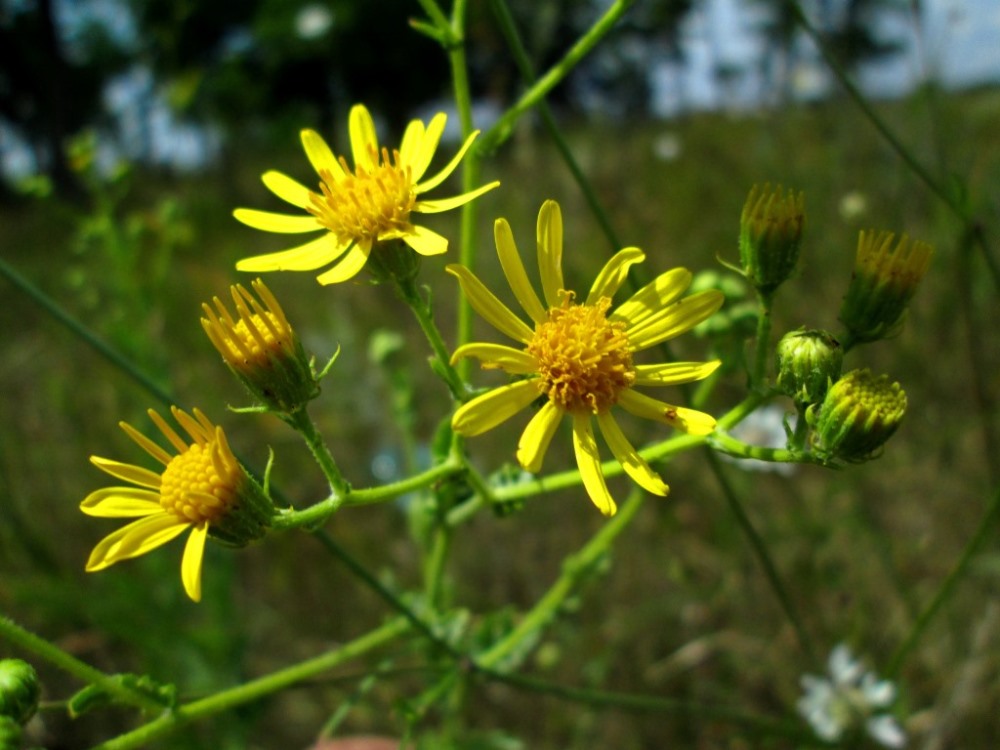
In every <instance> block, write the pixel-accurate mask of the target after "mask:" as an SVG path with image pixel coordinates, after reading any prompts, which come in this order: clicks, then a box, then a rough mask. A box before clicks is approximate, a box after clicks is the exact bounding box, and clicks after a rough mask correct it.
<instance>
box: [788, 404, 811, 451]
mask: <svg viewBox="0 0 1000 750" xmlns="http://www.w3.org/2000/svg"><path fill="white" fill-rule="evenodd" d="M795 409H796V418H795V430H794V431H793V432H792V449H793V450H795V451H804V450H805V449H806V437H807V436H808V435H809V422H808V421H807V420H806V407H805V406H804V405H802V404H796V405H795Z"/></svg>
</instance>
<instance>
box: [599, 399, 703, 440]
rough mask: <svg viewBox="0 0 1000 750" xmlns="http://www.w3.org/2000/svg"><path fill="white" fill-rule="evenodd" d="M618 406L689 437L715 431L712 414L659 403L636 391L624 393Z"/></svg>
mask: <svg viewBox="0 0 1000 750" xmlns="http://www.w3.org/2000/svg"><path fill="white" fill-rule="evenodd" d="M618 405H619V406H621V407H622V408H623V409H625V411H627V412H631V413H632V414H635V415H636V416H637V417H643V418H644V419H651V420H653V421H654V422H663V423H664V424H668V425H670V426H671V427H673V428H675V429H678V430H681V431H682V432H686V433H688V434H689V435H708V434H709V433H711V432H712V431H713V430H714V429H715V417H713V416H712V415H710V414H705V413H704V412H701V411H696V410H694V409H687V408H685V407H683V406H674V405H673V404H667V403H664V402H663V401H657V400H656V399H655V398H650V397H649V396H646V395H643V394H642V393H639V392H638V391H636V390H634V389H629V390H627V391H622V393H621V394H620V395H619V396H618Z"/></svg>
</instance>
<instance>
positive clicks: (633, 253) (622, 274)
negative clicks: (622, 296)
mask: <svg viewBox="0 0 1000 750" xmlns="http://www.w3.org/2000/svg"><path fill="white" fill-rule="evenodd" d="M645 259H646V256H645V255H644V254H643V252H642V250H640V249H639V248H637V247H625V248H622V249H621V250H619V251H618V252H617V253H615V254H614V256H612V257H611V259H610V260H608V262H607V263H605V264H604V268H602V269H601V272H600V273H599V274H597V278H596V279H594V284H593V286H591V287H590V294H588V295H587V304H588V305H593V304H594V303H596V302H597V301H598V300H599V299H600V298H601V297H607V298H608V299H611V298H612V297H614V296H615V292H617V291H618V289H619V287H621V285H622V284H623V283H624V282H625V279H626V278H628V269H629V268H630V267H631V266H633V265H635V264H636V263H642V261H644V260H645Z"/></svg>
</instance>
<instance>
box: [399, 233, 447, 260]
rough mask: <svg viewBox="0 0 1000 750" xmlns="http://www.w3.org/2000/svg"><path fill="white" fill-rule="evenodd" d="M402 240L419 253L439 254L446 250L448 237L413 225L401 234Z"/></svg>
mask: <svg viewBox="0 0 1000 750" xmlns="http://www.w3.org/2000/svg"><path fill="white" fill-rule="evenodd" d="M403 242H405V243H406V244H407V245H409V246H410V247H412V248H413V249H414V250H416V251H417V252H418V253H420V254H421V255H441V253H445V252H447V251H448V239H447V238H446V237H442V236H441V235H440V234H438V233H437V232H435V231H433V230H431V229H428V228H427V227H421V226H413V227H412V228H411V229H410V231H408V232H406V233H405V234H404V235H403Z"/></svg>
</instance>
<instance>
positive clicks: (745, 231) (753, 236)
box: [740, 184, 805, 296]
mask: <svg viewBox="0 0 1000 750" xmlns="http://www.w3.org/2000/svg"><path fill="white" fill-rule="evenodd" d="M804 223H805V207H804V199H803V196H802V193H799V194H798V195H796V194H795V193H793V192H792V191H790V190H789V191H788V193H787V194H786V193H783V191H782V188H781V185H778V186H776V187H775V188H774V189H772V188H771V186H770V185H769V184H765V185H764V187H763V188H761V187H760V186H759V185H754V186H753V188H751V190H750V194H749V195H748V196H747V200H746V203H744V204H743V213H742V215H741V216H740V262H741V263H742V264H743V273H744V274H745V275H746V278H747V280H748V281H749V282H750V283H751V284H753V285H754V287H755V288H756V289H757V291H758V292H759V293H760V294H762V295H764V296H770V295H772V294H773V293H774V291H775V290H776V289H777V288H778V287H779V286H780V285H781V284H782V283H783V282H784V281H785V280H786V279H788V277H789V276H791V275H792V271H794V270H795V264H796V263H797V262H798V259H799V243H800V241H801V239H802V226H803V224H804Z"/></svg>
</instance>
